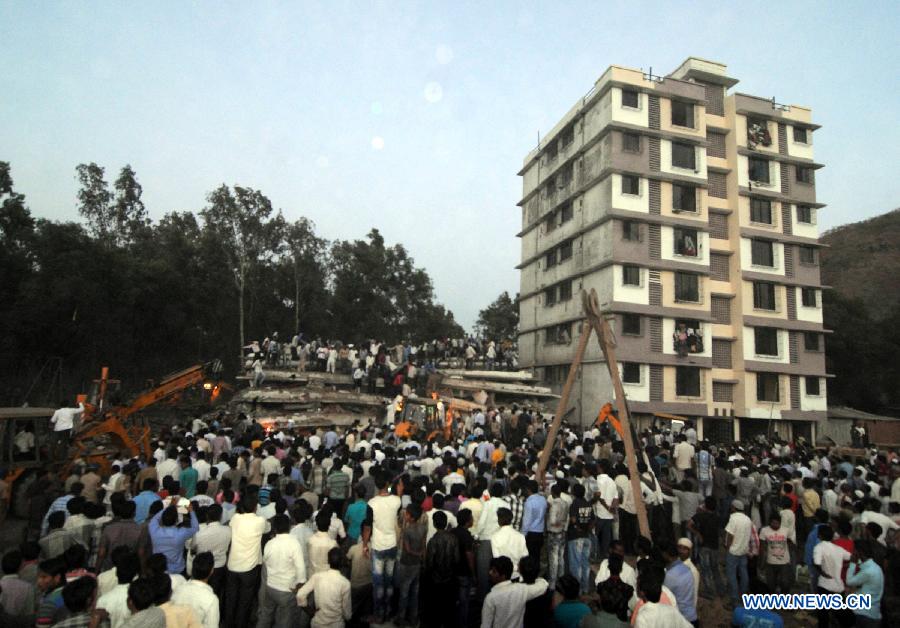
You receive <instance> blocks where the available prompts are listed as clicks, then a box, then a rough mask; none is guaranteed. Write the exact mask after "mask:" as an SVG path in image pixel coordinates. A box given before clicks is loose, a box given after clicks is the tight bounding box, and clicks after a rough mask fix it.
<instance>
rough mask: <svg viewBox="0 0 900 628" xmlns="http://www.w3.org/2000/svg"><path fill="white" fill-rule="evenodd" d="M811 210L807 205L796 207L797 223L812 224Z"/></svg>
mask: <svg viewBox="0 0 900 628" xmlns="http://www.w3.org/2000/svg"><path fill="white" fill-rule="evenodd" d="M812 215H813V209H812V207H810V206H809V205H797V222H802V223H804V224H807V225H811V224H813V218H812Z"/></svg>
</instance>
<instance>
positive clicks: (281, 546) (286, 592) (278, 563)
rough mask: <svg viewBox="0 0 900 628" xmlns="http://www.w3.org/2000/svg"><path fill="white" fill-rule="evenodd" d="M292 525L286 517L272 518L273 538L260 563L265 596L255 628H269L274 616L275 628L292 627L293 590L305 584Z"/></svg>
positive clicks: (304, 571) (304, 574)
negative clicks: (264, 573)
mask: <svg viewBox="0 0 900 628" xmlns="http://www.w3.org/2000/svg"><path fill="white" fill-rule="evenodd" d="M290 530H291V522H290V520H289V519H288V518H287V515H275V516H274V517H272V532H274V533H275V537H274V538H273V539H272V540H271V541H269V542H268V543H266V549H265V550H264V551H263V564H265V566H266V594H265V598H264V600H263V603H262V606H261V607H260V610H259V620H258V622H257V624H256V626H257V628H270V627H271V626H272V619H273V616H274V620H275V624H274V625H275V628H290V627H291V626H292V625H293V624H294V621H293V617H294V610H295V609H296V608H297V598H296V597H295V595H294V590H295V589H296V588H297V586H298V585H299V584H300V583H301V582H306V565H305V564H304V562H303V550H301V549H300V543H299V541H297V539H295V538H294V537H292V536H291V535H290Z"/></svg>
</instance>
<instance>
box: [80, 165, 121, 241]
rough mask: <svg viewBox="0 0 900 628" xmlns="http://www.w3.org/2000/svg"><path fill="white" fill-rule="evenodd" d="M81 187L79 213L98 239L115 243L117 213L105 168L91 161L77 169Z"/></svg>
mask: <svg viewBox="0 0 900 628" xmlns="http://www.w3.org/2000/svg"><path fill="white" fill-rule="evenodd" d="M75 171H76V173H77V175H78V182H79V184H80V185H81V189H80V190H78V213H80V214H81V215H82V216H84V218H85V219H86V220H87V223H88V228H89V229H90V231H91V233H92V234H93V235H94V236H95V237H96V238H98V239H100V240H102V241H105V242H107V243H112V244H114V243H115V242H114V240H115V231H114V230H115V223H116V221H115V215H114V210H113V207H112V205H111V202H112V199H113V195H112V193H111V192H110V191H109V186H108V185H107V183H106V179H104V178H103V176H104V172H105V171H104V169H103V168H101V167H100V166H98V165H97V164H95V163H94V162H91V163H89V164H79V165H78V167H77V168H76V169H75Z"/></svg>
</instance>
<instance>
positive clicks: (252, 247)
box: [200, 184, 276, 347]
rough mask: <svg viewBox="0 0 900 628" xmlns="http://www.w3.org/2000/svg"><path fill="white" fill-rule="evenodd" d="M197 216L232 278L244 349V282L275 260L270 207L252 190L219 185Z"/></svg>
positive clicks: (262, 197)
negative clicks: (209, 233)
mask: <svg viewBox="0 0 900 628" xmlns="http://www.w3.org/2000/svg"><path fill="white" fill-rule="evenodd" d="M207 201H208V205H207V206H206V208H205V209H204V210H203V211H202V212H200V214H201V216H202V217H203V220H204V223H205V226H206V227H207V228H208V229H209V230H210V232H211V234H212V235H213V236H214V237H215V238H216V239H217V240H218V242H219V245H220V246H221V248H222V251H223V253H224V254H225V258H226V259H227V261H228V265H229V268H230V270H231V273H232V275H233V279H234V286H235V288H236V289H237V293H238V329H239V335H240V343H241V347H243V346H244V345H245V342H246V337H245V324H246V321H245V311H244V299H245V295H246V291H247V282H248V281H249V279H250V277H251V275H252V273H253V272H254V271H255V270H256V267H257V266H258V265H259V264H260V263H261V262H262V261H263V260H264V259H266V258H270V257H273V256H274V251H275V242H274V240H275V236H276V232H275V230H274V229H273V225H272V224H271V221H270V216H271V215H272V203H271V201H269V199H268V198H266V196H265V195H264V194H263V193H262V192H260V191H258V190H254V189H252V188H244V187H240V186H237V185H236V186H234V190H233V191H232V190H230V189H229V188H228V186H227V185H224V184H223V185H221V186H220V187H219V188H217V189H216V190H214V191H212V192H211V193H210V194H209V196H208V197H207Z"/></svg>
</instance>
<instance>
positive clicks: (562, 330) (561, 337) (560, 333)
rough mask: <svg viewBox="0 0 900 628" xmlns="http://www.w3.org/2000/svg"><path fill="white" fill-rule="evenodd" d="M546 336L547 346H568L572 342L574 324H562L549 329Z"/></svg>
mask: <svg viewBox="0 0 900 628" xmlns="http://www.w3.org/2000/svg"><path fill="white" fill-rule="evenodd" d="M545 334H546V335H545V336H544V341H545V344H548V345H567V344H569V343H571V342H572V323H562V324H561V325H553V326H552V327H548V328H547V330H546V332H545Z"/></svg>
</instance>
